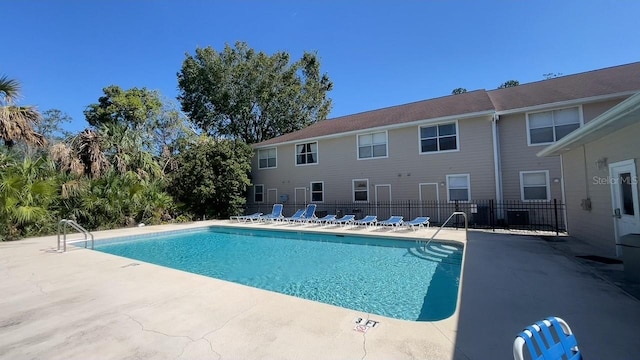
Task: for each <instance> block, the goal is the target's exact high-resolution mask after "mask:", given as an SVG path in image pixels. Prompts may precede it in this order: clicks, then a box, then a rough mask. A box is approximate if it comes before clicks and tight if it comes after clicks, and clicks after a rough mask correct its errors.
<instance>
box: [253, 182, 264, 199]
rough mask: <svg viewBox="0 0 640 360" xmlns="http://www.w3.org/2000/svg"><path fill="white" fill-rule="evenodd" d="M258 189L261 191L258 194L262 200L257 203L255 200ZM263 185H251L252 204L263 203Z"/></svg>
mask: <svg viewBox="0 0 640 360" xmlns="http://www.w3.org/2000/svg"><path fill="white" fill-rule="evenodd" d="M258 187H260V188H261V189H262V191H261V192H260V194H262V200H260V201H258V200H256V194H258V191H257V189H258ZM264 195H265V193H264V184H255V185H253V202H254V203H263V202H264Z"/></svg>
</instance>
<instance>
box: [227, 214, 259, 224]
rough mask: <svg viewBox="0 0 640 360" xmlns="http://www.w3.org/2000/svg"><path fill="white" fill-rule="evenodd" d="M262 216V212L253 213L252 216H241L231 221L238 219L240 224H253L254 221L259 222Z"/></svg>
mask: <svg viewBox="0 0 640 360" xmlns="http://www.w3.org/2000/svg"><path fill="white" fill-rule="evenodd" d="M261 216H262V213H261V212H257V213H253V214H251V215H240V216H232V217H231V218H230V219H231V220H233V219H236V220H238V222H240V221H243V222H247V221H251V222H253V221H254V220H259V219H260V217H261Z"/></svg>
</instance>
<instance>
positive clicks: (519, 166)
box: [498, 113, 562, 201]
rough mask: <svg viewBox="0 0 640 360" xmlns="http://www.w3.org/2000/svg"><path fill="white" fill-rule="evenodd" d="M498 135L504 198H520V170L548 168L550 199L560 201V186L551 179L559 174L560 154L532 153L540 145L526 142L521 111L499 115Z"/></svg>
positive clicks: (525, 125)
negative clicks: (543, 156)
mask: <svg viewBox="0 0 640 360" xmlns="http://www.w3.org/2000/svg"><path fill="white" fill-rule="evenodd" d="M498 127H499V130H498V131H499V134H500V135H499V136H500V162H501V170H502V189H503V191H502V193H503V196H504V200H507V201H512V200H520V199H521V198H522V197H521V193H520V172H521V171H541V170H548V171H549V182H550V190H551V194H550V195H551V196H550V198H551V199H557V200H558V201H562V186H561V183H560V182H554V181H553V180H554V179H560V178H561V170H560V157H559V156H556V157H550V158H539V157H537V156H536V153H537V152H538V151H540V150H542V149H544V147H545V146H544V145H538V146H529V145H527V122H526V117H525V113H520V114H512V115H502V116H500V120H499V122H498Z"/></svg>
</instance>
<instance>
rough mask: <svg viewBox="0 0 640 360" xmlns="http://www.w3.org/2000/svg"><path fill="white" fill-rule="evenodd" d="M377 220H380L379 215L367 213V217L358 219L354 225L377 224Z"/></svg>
mask: <svg viewBox="0 0 640 360" xmlns="http://www.w3.org/2000/svg"><path fill="white" fill-rule="evenodd" d="M376 222H378V216H376V215H367V216H365V217H363V218H362V219H360V220H356V221H354V222H353V223H352V224H353V225H356V226H358V225H362V226H372V225H375V224H376Z"/></svg>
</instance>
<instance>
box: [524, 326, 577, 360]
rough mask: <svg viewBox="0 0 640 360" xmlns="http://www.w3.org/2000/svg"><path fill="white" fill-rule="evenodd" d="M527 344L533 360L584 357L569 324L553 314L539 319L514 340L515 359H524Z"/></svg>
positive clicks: (574, 359) (568, 359) (572, 359)
mask: <svg viewBox="0 0 640 360" xmlns="http://www.w3.org/2000/svg"><path fill="white" fill-rule="evenodd" d="M552 329H553V330H552ZM540 333H542V336H540ZM543 338H544V340H543ZM525 344H527V349H528V350H529V355H530V358H531V360H561V359H567V360H581V359H582V355H581V354H580V350H578V341H577V340H576V337H575V335H573V333H572V332H571V328H569V325H568V324H567V323H566V322H565V321H564V320H562V319H561V318H559V317H554V316H552V317H548V318H546V319H544V320H542V321H537V322H536V323H535V324H533V325H531V326H527V327H526V328H525V329H524V331H522V332H521V333H520V334H518V336H516V339H515V340H514V341H513V358H514V360H523V359H524V354H523V349H524V345H525Z"/></svg>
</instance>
